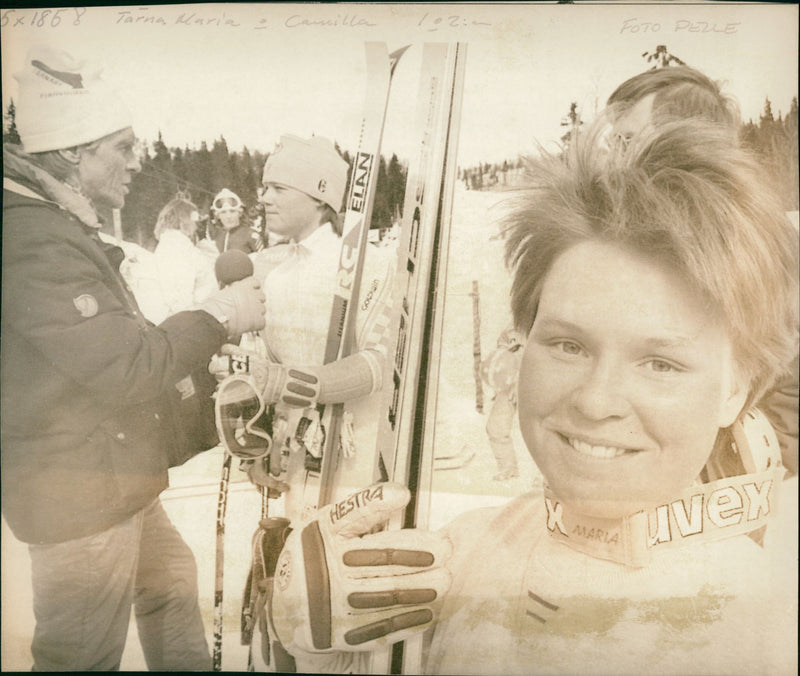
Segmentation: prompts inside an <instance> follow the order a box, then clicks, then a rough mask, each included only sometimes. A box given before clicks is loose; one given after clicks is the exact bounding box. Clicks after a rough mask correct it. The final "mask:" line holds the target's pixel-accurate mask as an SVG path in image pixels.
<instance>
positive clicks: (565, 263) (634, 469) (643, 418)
mask: <svg viewBox="0 0 800 676" xmlns="http://www.w3.org/2000/svg"><path fill="white" fill-rule="evenodd" d="M745 397H746V392H745V390H744V388H742V387H741V386H740V384H739V381H738V379H737V376H736V369H735V367H734V361H733V356H732V348H731V343H730V340H729V338H728V334H727V331H726V329H725V328H724V325H723V323H722V321H721V319H720V318H719V317H718V316H717V314H716V313H715V312H713V311H710V308H709V307H708V305H707V303H706V302H705V300H704V299H703V298H702V297H701V296H700V294H698V293H697V292H696V290H695V289H694V288H693V287H691V286H690V285H689V284H688V283H687V282H686V281H685V279H684V278H683V277H682V276H681V274H680V273H679V272H678V271H677V270H675V269H673V268H672V267H670V266H668V265H666V264H665V263H664V262H663V261H659V260H658V259H656V258H654V257H653V256H650V255H645V254H642V253H640V252H636V251H633V250H631V249H628V248H623V247H621V246H619V245H616V244H611V243H605V242H598V241H585V242H581V243H579V244H576V245H574V246H572V247H571V248H570V249H567V250H566V251H565V252H564V253H562V254H561V255H560V256H558V257H557V258H556V260H555V261H554V263H553V264H552V267H551V269H550V271H549V272H548V273H547V276H546V277H545V279H544V282H543V284H542V291H541V297H540V300H539V306H538V310H537V313H536V318H535V320H534V323H533V327H532V329H531V332H530V335H529V337H528V341H527V344H526V347H525V352H524V355H523V360H522V365H521V368H520V375H519V422H520V429H521V431H522V436H523V438H524V439H525V443H526V445H527V446H528V450H529V451H530V453H531V455H532V456H533V459H534V461H535V462H536V465H537V466H538V467H539V469H540V470H541V471H542V473H543V474H544V476H545V478H546V479H547V481H548V483H549V485H550V487H551V488H552V489H553V491H554V493H555V495H556V496H557V497H558V498H559V499H560V500H561V501H563V502H564V503H565V504H569V505H570V506H572V507H573V508H575V509H578V510H580V511H582V512H583V513H585V514H589V515H592V516H597V517H607V518H619V517H622V516H625V515H627V514H631V513H633V512H634V511H638V510H639V509H644V508H647V507H649V506H652V505H653V504H660V503H662V502H666V501H669V500H671V499H674V498H675V496H676V495H677V494H678V493H679V492H680V491H682V490H684V489H686V488H688V487H689V486H690V485H691V484H692V482H693V481H694V480H695V478H696V477H697V475H698V474H699V472H700V470H701V469H702V467H703V466H704V465H705V463H706V460H707V458H708V456H709V455H710V453H711V450H712V447H713V444H714V441H715V439H716V436H717V433H718V431H719V429H720V428H721V427H727V426H729V425H731V424H732V423H733V422H734V420H735V418H736V416H737V415H738V413H739V410H740V408H741V406H742V405H743V404H744V400H745Z"/></svg>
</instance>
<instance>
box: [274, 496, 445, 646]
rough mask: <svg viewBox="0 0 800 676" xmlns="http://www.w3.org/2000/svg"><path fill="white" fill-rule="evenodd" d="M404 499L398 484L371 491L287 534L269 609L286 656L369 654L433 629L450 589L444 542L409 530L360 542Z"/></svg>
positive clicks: (402, 504)
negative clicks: (289, 654) (341, 653)
mask: <svg viewBox="0 0 800 676" xmlns="http://www.w3.org/2000/svg"><path fill="white" fill-rule="evenodd" d="M410 497H411V494H410V492H409V491H408V489H407V488H406V487H405V486H402V485H400V484H396V483H378V484H373V485H372V486H370V487H369V488H367V489H365V490H362V491H359V492H357V493H354V494H353V495H351V496H350V497H349V498H347V499H345V500H343V501H341V502H339V503H336V504H333V505H327V506H325V507H323V508H322V509H320V510H319V511H318V513H317V518H316V519H314V520H312V521H310V522H308V523H306V524H304V525H303V526H301V527H300V528H298V529H296V530H294V531H293V532H292V534H291V535H290V536H289V538H288V539H287V541H286V545H285V546H284V548H283V551H282V552H281V555H280V558H279V559H278V565H277V569H276V571H277V572H276V575H275V581H274V588H273V596H272V605H271V618H272V625H273V627H274V629H275V632H276V634H277V636H278V638H279V640H280V641H281V643H282V644H283V646H284V647H285V648H286V649H287V650H288V651H289V652H290V653H298V654H301V655H302V654H308V653H312V654H314V653H316V654H320V653H331V652H333V651H344V652H354V651H368V650H374V649H376V648H378V647H383V646H386V645H389V644H391V643H395V642H397V641H402V640H404V639H406V638H408V637H409V636H411V635H414V634H417V633H420V632H422V631H424V630H425V629H427V628H428V627H430V626H431V625H432V624H433V622H434V621H435V619H436V617H437V616H438V612H439V609H440V607H441V604H442V602H443V600H444V594H445V593H446V591H447V589H448V588H449V586H450V574H449V572H448V571H447V569H446V568H445V567H444V564H445V562H446V561H447V559H448V558H449V556H450V554H451V552H452V545H451V544H450V542H449V540H447V539H446V538H445V537H444V536H442V535H439V534H437V533H432V532H428V531H423V530H416V529H407V530H399V531H384V532H380V533H374V534H371V535H365V534H366V533H368V532H369V531H371V530H373V529H374V527H375V526H377V525H379V524H381V523H382V522H384V521H385V520H387V519H388V518H389V516H390V515H391V514H392V513H395V512H399V511H400V510H402V509H403V507H405V505H406V504H407V503H408V501H409V499H410Z"/></svg>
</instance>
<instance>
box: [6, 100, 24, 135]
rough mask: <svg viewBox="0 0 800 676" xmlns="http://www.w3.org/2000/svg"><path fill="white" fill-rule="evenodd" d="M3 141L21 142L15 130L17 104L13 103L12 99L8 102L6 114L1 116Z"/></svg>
mask: <svg viewBox="0 0 800 676" xmlns="http://www.w3.org/2000/svg"><path fill="white" fill-rule="evenodd" d="M3 143H15V144H20V143H22V140H21V139H20V137H19V131H17V106H16V105H14V99H11V101H9V102H8V108H7V110H6V114H5V115H4V116H3Z"/></svg>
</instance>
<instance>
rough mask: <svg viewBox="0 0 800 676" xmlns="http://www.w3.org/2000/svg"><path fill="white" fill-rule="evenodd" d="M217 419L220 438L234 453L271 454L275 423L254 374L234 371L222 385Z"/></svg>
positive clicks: (241, 455)
mask: <svg viewBox="0 0 800 676" xmlns="http://www.w3.org/2000/svg"><path fill="white" fill-rule="evenodd" d="M214 418H215V420H216V424H217V432H218V433H219V439H220V441H221V442H222V445H223V446H224V447H225V450H227V451H228V452H229V453H230V454H231V455H233V456H236V457H237V458H241V459H243V460H255V459H257V458H261V457H263V456H265V455H267V454H268V453H269V451H270V448H271V446H272V435H271V432H272V422H271V420H270V417H269V414H268V411H267V407H266V405H265V404H264V398H263V397H262V396H261V392H259V391H258V388H257V387H256V385H255V382H254V380H253V378H252V377H251V376H249V375H241V374H234V375H232V376H228V377H227V378H225V380H223V381H222V382H221V383H220V384H219V387H218V388H217V394H216V401H215V403H214Z"/></svg>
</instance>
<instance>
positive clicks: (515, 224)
mask: <svg viewBox="0 0 800 676" xmlns="http://www.w3.org/2000/svg"><path fill="white" fill-rule="evenodd" d="M607 129H608V123H607V120H604V119H602V118H601V119H600V120H598V121H597V122H596V123H595V124H594V125H593V126H592V127H590V128H589V129H588V130H587V133H585V134H582V135H581V136H579V138H578V139H577V140H576V141H575V142H574V143H573V144H572V145H571V147H570V148H569V149H568V150H567V151H566V152H565V154H564V155H560V156H557V155H552V154H550V155H548V154H543V155H542V156H541V157H539V158H536V159H532V160H529V161H528V167H527V170H528V181H527V185H528V187H527V188H525V189H523V190H521V191H520V192H519V193H518V195H517V197H516V199H515V200H514V202H513V203H512V210H511V212H510V213H509V215H508V216H507V217H506V219H505V222H504V229H505V232H506V236H507V241H506V262H507V264H508V265H509V266H510V267H511V268H512V269H513V285H512V290H511V305H512V311H513V315H514V320H515V324H516V326H517V328H518V329H519V330H522V331H524V332H525V333H526V335H527V333H528V332H529V331H530V328H531V326H532V324H533V320H534V318H535V316H536V310H537V305H538V301H539V294H540V291H541V285H542V282H543V280H544V278H545V276H546V274H547V272H548V270H549V269H550V266H551V265H552V264H553V261H554V260H555V259H556V257H557V256H559V255H560V254H561V253H563V252H564V251H566V250H567V249H568V248H570V247H571V246H572V245H574V244H576V243H578V242H580V241H585V240H600V241H607V242H612V243H618V244H620V245H623V246H626V247H630V248H633V249H635V250H637V251H640V252H642V253H645V254H647V255H650V256H652V257H654V258H656V259H659V260H661V261H664V262H665V263H667V264H669V265H670V266H671V267H672V268H673V269H675V270H677V271H678V272H679V273H680V274H682V275H683V276H684V277H685V279H686V280H687V281H688V282H689V283H690V284H691V285H692V286H693V287H694V288H695V289H696V290H697V292H698V293H699V294H702V297H704V298H705V299H706V302H707V303H708V305H709V310H710V311H717V312H719V314H720V316H721V317H722V318H723V321H724V322H725V325H726V328H727V329H728V333H729V336H730V338H731V340H732V343H733V346H734V358H735V359H736V361H737V364H738V366H739V368H740V369H741V371H742V373H743V374H744V375H745V376H746V377H747V378H748V379H749V383H750V398H749V400H748V405H749V404H752V403H754V402H755V401H757V400H758V398H759V397H760V396H761V395H762V394H763V393H764V392H765V391H766V390H767V389H768V388H769V386H770V385H771V384H772V383H773V382H774V381H775V380H776V378H778V377H779V376H780V375H782V374H783V372H784V371H785V369H786V367H787V365H788V364H790V363H791V361H792V359H793V358H794V356H795V354H796V353H797V326H798V280H797V275H798V237H797V232H796V231H795V229H794V228H793V227H792V226H791V224H790V223H789V221H788V219H787V217H786V214H785V213H784V211H783V210H782V209H781V207H780V203H779V201H778V199H777V197H775V196H774V195H773V194H772V191H771V190H770V186H769V185H768V184H766V183H765V180H764V179H763V169H762V168H761V167H760V165H759V164H758V162H757V161H756V159H755V158H754V157H753V156H751V155H750V154H749V153H748V152H747V151H746V150H744V149H742V148H739V147H737V146H736V145H735V144H733V143H731V140H730V134H729V132H728V131H727V130H726V129H724V128H721V126H720V125H718V124H713V123H709V122H707V121H703V120H699V119H690V120H681V121H674V122H669V123H665V124H663V125H661V126H660V127H658V128H657V129H650V130H648V131H645V132H643V133H641V134H638V135H636V136H635V137H634V138H633V139H632V141H631V142H630V144H629V145H628V146H627V147H624V146H622V145H619V144H618V145H616V146H613V147H611V148H609V147H607V146H606V147H604V146H603V143H602V140H603V139H602V136H603V133H604V132H605V131H607Z"/></svg>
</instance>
